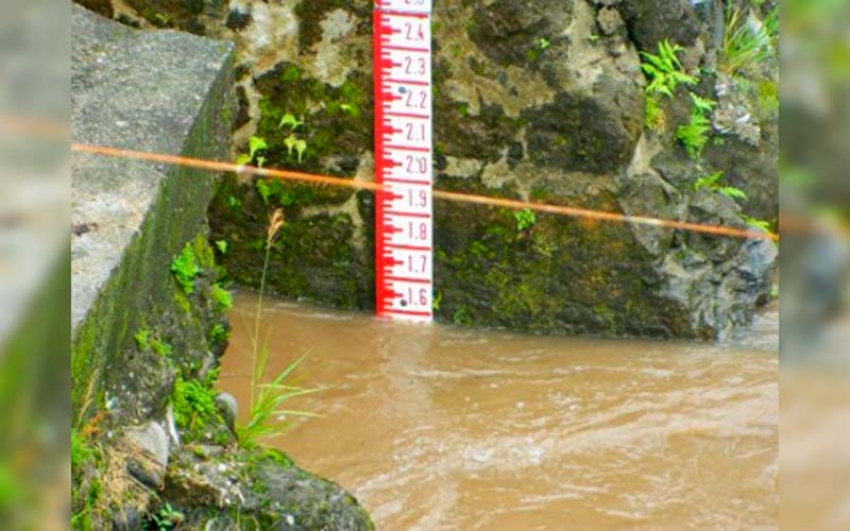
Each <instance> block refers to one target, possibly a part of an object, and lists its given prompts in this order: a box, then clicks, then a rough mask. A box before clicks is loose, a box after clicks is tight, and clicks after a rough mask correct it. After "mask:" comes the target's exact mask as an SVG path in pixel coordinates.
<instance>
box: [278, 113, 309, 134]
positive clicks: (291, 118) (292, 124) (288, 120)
mask: <svg viewBox="0 0 850 531" xmlns="http://www.w3.org/2000/svg"><path fill="white" fill-rule="evenodd" d="M302 125H304V121H303V120H299V119H298V118H296V117H295V115H294V114H292V113H289V112H288V113H286V114H284V115H283V117H282V118H281V119H280V123H278V124H277V127H278V128H281V127H284V126H286V127H289V131H290V132H292V131H295V130H296V129H298V128H299V127H301V126H302Z"/></svg>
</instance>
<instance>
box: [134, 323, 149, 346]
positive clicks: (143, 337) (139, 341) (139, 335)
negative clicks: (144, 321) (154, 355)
mask: <svg viewBox="0 0 850 531" xmlns="http://www.w3.org/2000/svg"><path fill="white" fill-rule="evenodd" d="M150 336H151V331H150V330H148V329H147V328H141V329H140V330H139V331H138V332H136V334H135V335H134V336H133V339H135V340H136V346H137V347H138V348H139V350H147V349H148V348H149V347H150V344H151V343H150Z"/></svg>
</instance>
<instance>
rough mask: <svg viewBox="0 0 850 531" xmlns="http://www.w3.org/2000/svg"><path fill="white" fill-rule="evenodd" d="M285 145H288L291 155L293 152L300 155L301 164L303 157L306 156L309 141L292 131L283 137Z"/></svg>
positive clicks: (288, 151)
mask: <svg viewBox="0 0 850 531" xmlns="http://www.w3.org/2000/svg"><path fill="white" fill-rule="evenodd" d="M283 145H285V146H286V149H287V153H288V154H289V156H290V157H291V156H292V152H293V151H295V153H296V154H297V155H298V164H301V159H302V158H303V156H304V152H305V151H306V150H307V141H306V140H304V139H303V138H298V137H297V136H295V133H290V134H289V136H288V137H286V138H284V139H283Z"/></svg>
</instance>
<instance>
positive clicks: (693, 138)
mask: <svg viewBox="0 0 850 531" xmlns="http://www.w3.org/2000/svg"><path fill="white" fill-rule="evenodd" d="M689 94H690V97H691V101H692V102H693V107H692V108H691V117H690V120H688V123H686V124H684V125H680V126H679V127H678V129H676V139H677V140H679V141H680V142H681V143H682V145H683V146H684V147H685V151H686V152H687V153H688V156H689V157H691V158H692V159H694V160H696V159H699V158H700V157H701V156H702V150H703V149H704V148H705V145H706V144H707V143H708V138H709V135H710V133H711V130H712V126H711V119H710V116H711V112H712V110H713V109H714V106H715V105H716V104H717V103H716V102H715V101H714V100H710V99H708V98H702V97H700V96H698V95H696V94H694V93H693V92H691V93H689Z"/></svg>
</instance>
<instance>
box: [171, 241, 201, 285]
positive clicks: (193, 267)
mask: <svg viewBox="0 0 850 531" xmlns="http://www.w3.org/2000/svg"><path fill="white" fill-rule="evenodd" d="M171 273H172V274H173V275H174V279H175V280H176V281H177V283H178V284H179V285H180V287H181V288H182V289H183V293H185V294H186V295H191V294H192V293H193V292H194V291H195V277H196V276H198V275H199V274H200V273H201V268H200V267H199V266H198V262H197V260H196V258H195V251H194V250H193V249H192V246H191V245H190V244H188V243H187V244H186V245H184V246H183V250H182V251H180V254H179V255H177V258H175V259H174V261H173V262H171Z"/></svg>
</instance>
